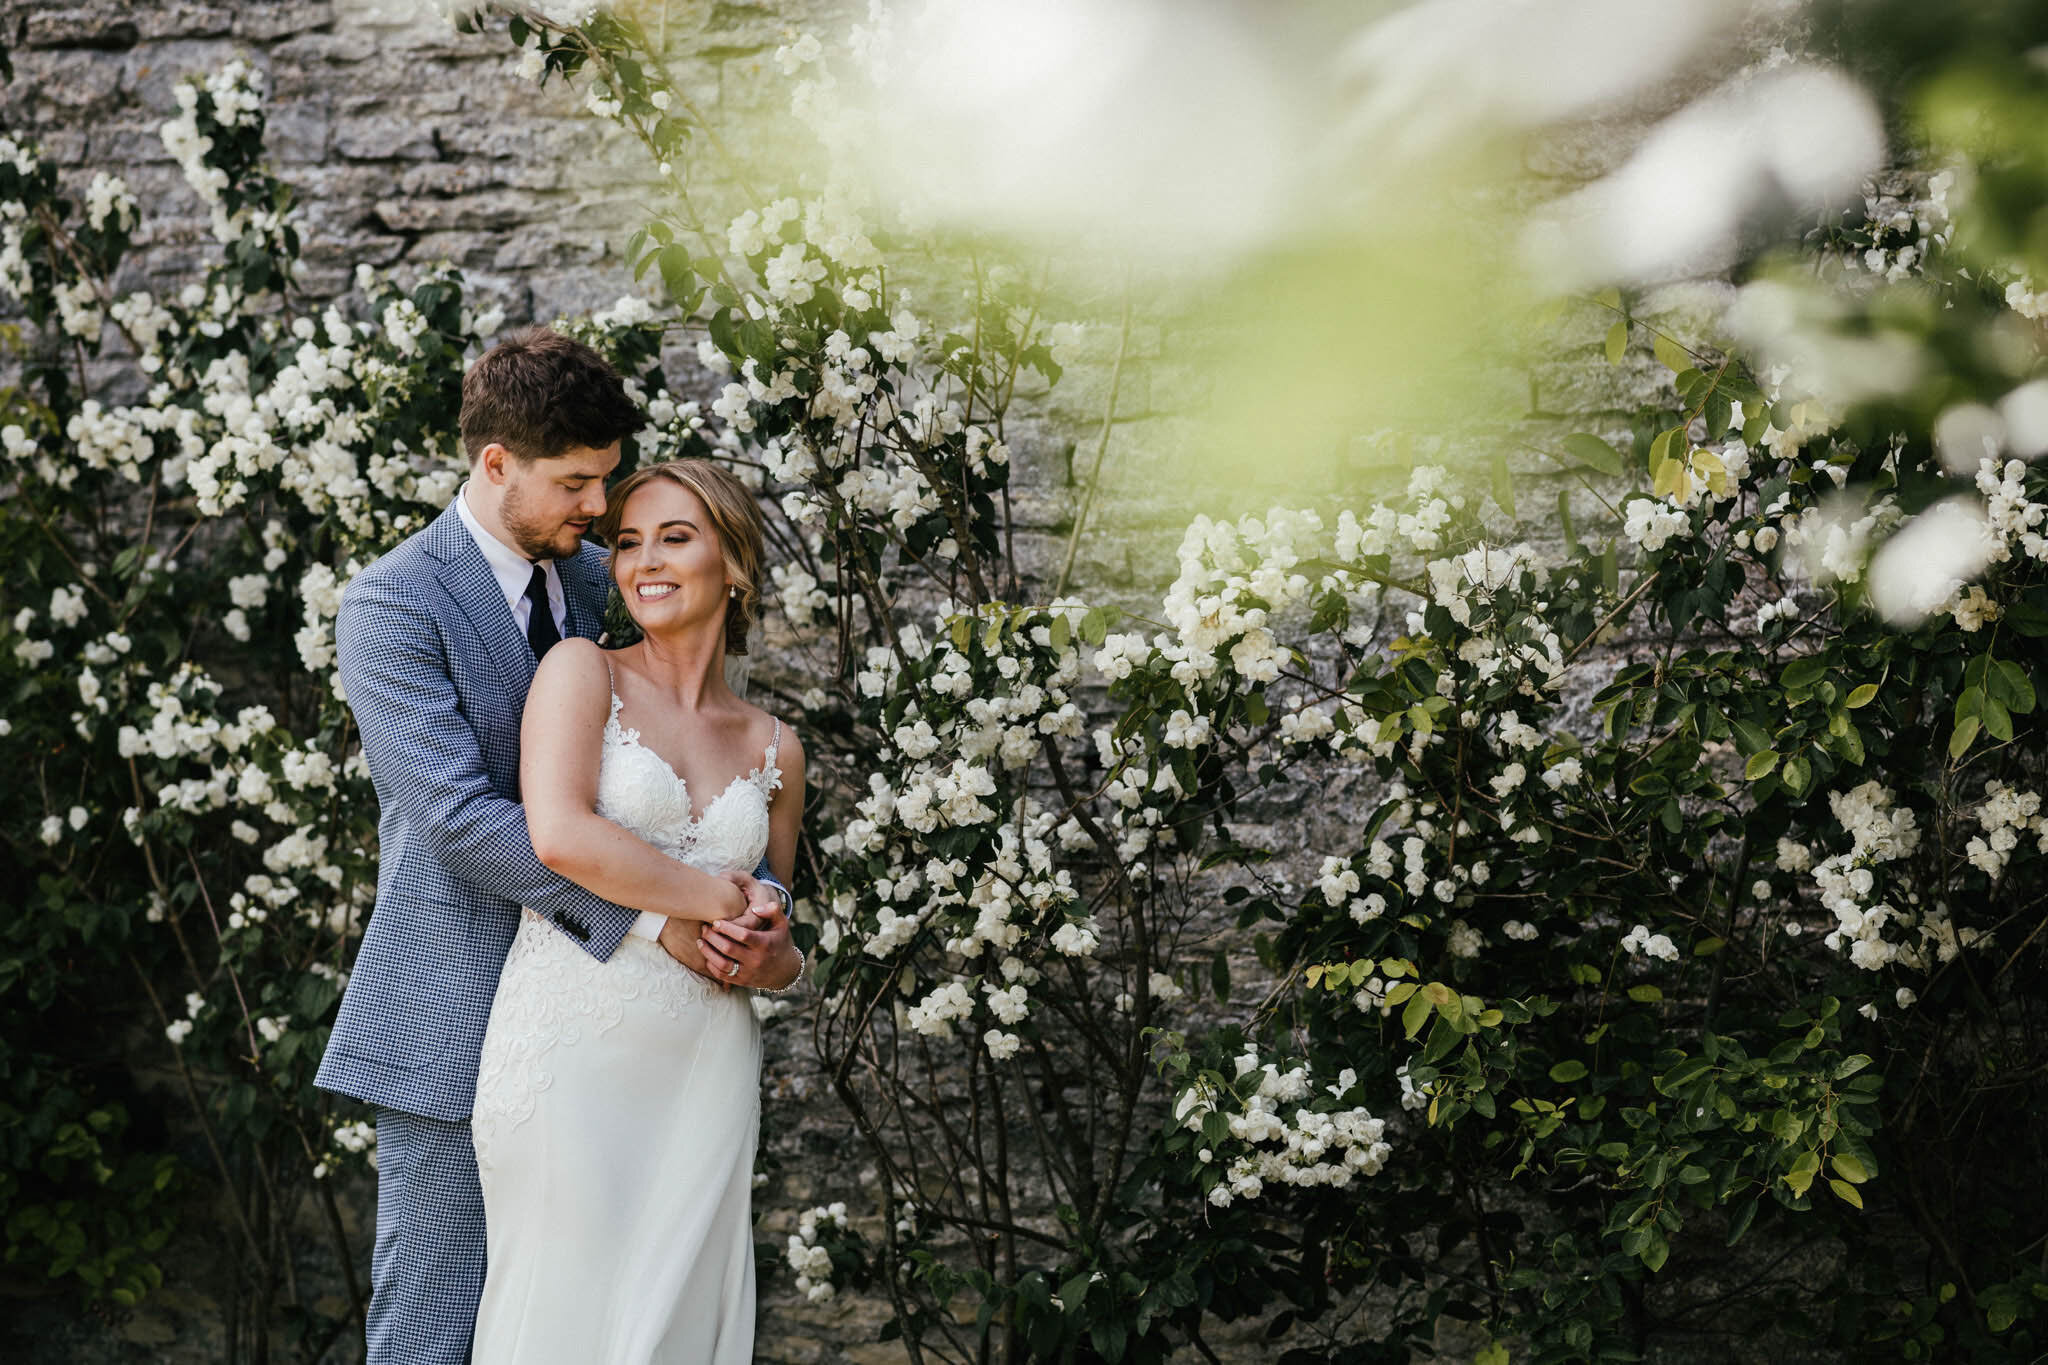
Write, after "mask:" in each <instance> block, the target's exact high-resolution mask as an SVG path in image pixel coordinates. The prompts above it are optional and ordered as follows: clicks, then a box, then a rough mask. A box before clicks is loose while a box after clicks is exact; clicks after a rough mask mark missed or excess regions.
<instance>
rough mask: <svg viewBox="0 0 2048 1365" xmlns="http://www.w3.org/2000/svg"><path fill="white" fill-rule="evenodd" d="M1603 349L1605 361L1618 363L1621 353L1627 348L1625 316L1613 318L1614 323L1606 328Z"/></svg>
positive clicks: (1626, 322) (1613, 363) (1626, 321)
mask: <svg viewBox="0 0 2048 1365" xmlns="http://www.w3.org/2000/svg"><path fill="white" fill-rule="evenodd" d="M1605 349H1606V351H1607V363H1608V364H1610V365H1619V364H1620V363H1621V357H1622V355H1623V353H1624V352H1626V351H1627V350H1628V320H1627V319H1626V318H1617V319H1615V322H1614V325H1613V326H1612V327H1609V328H1608V329H1607V343H1606V347H1605Z"/></svg>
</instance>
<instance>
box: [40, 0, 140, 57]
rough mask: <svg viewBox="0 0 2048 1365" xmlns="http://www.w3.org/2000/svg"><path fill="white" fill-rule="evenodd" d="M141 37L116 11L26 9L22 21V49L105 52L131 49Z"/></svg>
mask: <svg viewBox="0 0 2048 1365" xmlns="http://www.w3.org/2000/svg"><path fill="white" fill-rule="evenodd" d="M140 38H141V31H140V30H139V29H138V28H137V27H136V23H135V20H134V19H133V17H131V16H130V15H128V14H125V13H123V12H122V11H121V10H120V9H109V8H107V7H105V6H91V5H81V6H67V7H64V8H61V9H35V10H30V11H29V13H28V15H27V17H26V18H25V19H24V20H23V21H22V27H21V46H23V47H30V48H35V47H89V48H102V49H106V50H109V51H120V50H122V49H125V48H131V47H133V46H135V44H136V43H137V42H138V41H139V40H140Z"/></svg>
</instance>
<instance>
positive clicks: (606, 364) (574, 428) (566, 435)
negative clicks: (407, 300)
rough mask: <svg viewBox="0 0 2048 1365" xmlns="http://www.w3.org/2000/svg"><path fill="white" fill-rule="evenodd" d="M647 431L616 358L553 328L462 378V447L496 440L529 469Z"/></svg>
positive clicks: (530, 334) (495, 354)
mask: <svg viewBox="0 0 2048 1365" xmlns="http://www.w3.org/2000/svg"><path fill="white" fill-rule="evenodd" d="M645 425H647V419H646V417H645V415H644V414H642V413H641V411H640V409H639V407H638V406H637V405H636V404H635V403H634V402H633V400H632V399H630V398H628V397H627V396H626V386H625V382H624V381H623V380H621V379H620V378H619V372H618V371H617V370H615V369H613V368H612V364H611V362H610V361H609V360H606V359H605V358H604V357H603V356H601V355H599V354H598V353H597V352H596V351H593V350H592V349H590V347H588V346H586V345H584V344H583V343H582V342H580V341H578V340H576V339H575V338H574V337H569V336H564V335H562V334H561V333H560V332H557V331H555V330H554V329H553V328H551V327H529V328H526V329H525V330H523V331H518V332H514V333H512V335H510V336H508V337H506V338H504V339H503V340H502V341H500V342H499V343H498V344H497V345H495V346H493V347H491V349H490V350H488V351H485V352H484V353H483V354H482V355H480V356H478V357H477V359H476V363H475V364H473V365H471V366H470V367H469V373H467V374H465V375H463V376H462V417H461V428H462V448H463V450H464V451H465V452H467V453H468V455H469V460H470V463H471V464H475V463H476V460H477V457H478V456H480V455H482V454H483V450H484V447H485V446H487V445H490V444H491V443H492V442H496V443H497V444H499V445H501V446H503V447H505V449H507V450H509V451H511V452H512V454H513V456H514V457H515V458H516V459H518V460H520V461H521V462H522V463H525V462H530V461H533V460H552V459H554V458H556V457H557V456H559V455H562V454H564V453H566V452H567V451H570V450H574V449H577V448H579V447H583V448H588V449H592V450H602V449H604V448H605V447H606V446H608V445H610V444H611V443H612V442H614V441H619V440H623V439H625V438H626V437H628V436H630V435H632V434H633V433H634V432H636V431H638V430H640V428H642V427H644V426H645Z"/></svg>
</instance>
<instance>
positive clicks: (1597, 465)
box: [1564, 324, 1628, 474]
mask: <svg viewBox="0 0 2048 1365" xmlns="http://www.w3.org/2000/svg"><path fill="white" fill-rule="evenodd" d="M1617 325H1619V324H1617ZM1564 448H1565V453H1566V454H1568V455H1570V456H1571V457H1572V458H1573V459H1575V460H1577V461H1578V462H1579V463H1580V464H1582V465H1584V466H1586V468H1588V469H1593V470H1598V471H1599V472H1600V473H1602V474H1619V473H1621V471H1622V470H1623V469H1624V468H1626V467H1627V464H1628V462H1627V461H1626V460H1624V459H1622V458H1621V452H1620V451H1618V450H1616V449H1615V448H1614V447H1613V446H1611V445H1609V444H1608V443H1607V442H1605V441H1603V440H1601V439H1600V438H1599V437H1598V436H1594V435H1591V434H1589V433H1587V432H1583V431H1578V432H1573V433H1572V434H1571V435H1569V436H1567V437H1565V438H1564Z"/></svg>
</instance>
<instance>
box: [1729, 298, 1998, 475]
mask: <svg viewBox="0 0 2048 1365" xmlns="http://www.w3.org/2000/svg"><path fill="white" fill-rule="evenodd" d="M1722 321H1723V325H1724V326H1726V327H1727V329H1728V331H1729V332H1730V333H1731V334H1732V335H1733V336H1734V337H1735V338H1736V339H1737V340H1738V341H1740V342H1742V343H1743V344H1744V345H1746V346H1749V347H1751V348H1753V349H1754V351H1755V352H1756V354H1757V355H1759V356H1760V357H1762V359H1763V360H1764V362H1765V363H1766V364H1769V365H1780V366H1784V367H1785V368H1786V370H1787V371H1788V372H1789V374H1791V375H1793V376H1796V386H1797V391H1798V396H1801V397H1813V398H1821V399H1824V400H1826V401H1827V402H1829V403H1831V404H1838V405H1845V404H1850V403H1857V402H1861V401H1862V400H1864V399H1867V398H1876V397H1881V396H1883V395H1886V394H1895V393H1899V392H1901V391H1902V390H1904V389H1906V388H1909V387H1910V386H1911V385H1912V384H1913V383H1914V382H1915V381H1916V380H1917V379H1918V378H1919V377H1920V373H1921V369H1922V366H1923V363H1924V357H1923V355H1922V353H1921V348H1920V344H1919V342H1918V341H1917V340H1916V339H1915V338H1913V337H1911V336H1908V335H1906V334H1904V333H1902V332H1897V331H1889V330H1887V331H1878V332H1873V333H1865V334H1858V333H1855V332H1851V331H1848V330H1846V329H1845V328H1844V327H1842V326H1840V325H1838V324H1842V323H1844V322H1845V321H1853V319H1851V318H1850V307H1849V303H1848V301H1847V300H1845V299H1843V298H1842V297H1840V296H1839V295H1837V294H1834V293H1831V292H1829V291H1827V290H1825V289H1821V288H1818V287H1814V286H1811V285H1801V284H1792V283H1787V282H1785V281H1782V280H1769V279H1766V280H1757V281H1755V282H1754V283H1751V284H1746V285H1744V286H1743V287H1742V289H1741V291H1740V292H1739V293H1737V295H1736V297H1735V302H1734V304H1733V305H1732V306H1730V308H1729V309H1728V313H1727V315H1726V316H1725V317H1724V318H1723V319H1722ZM1970 467H1971V468H1973V469H1974V468H1975V467H1976V465H1975V462H1974V461H1973V462H1972V463H1971V466H1970Z"/></svg>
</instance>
